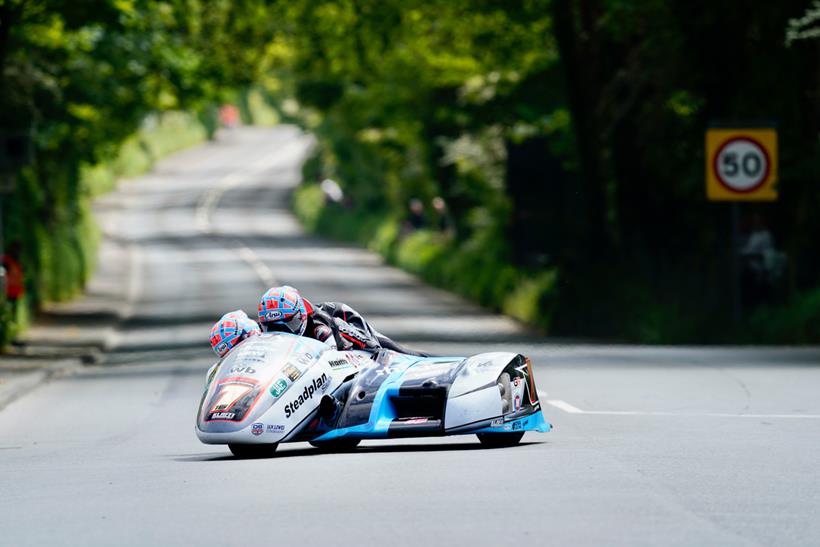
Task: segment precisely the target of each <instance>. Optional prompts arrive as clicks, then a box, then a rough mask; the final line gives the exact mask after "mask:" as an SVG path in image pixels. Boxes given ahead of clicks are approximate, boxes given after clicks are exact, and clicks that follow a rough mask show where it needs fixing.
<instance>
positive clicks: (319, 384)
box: [285, 373, 330, 418]
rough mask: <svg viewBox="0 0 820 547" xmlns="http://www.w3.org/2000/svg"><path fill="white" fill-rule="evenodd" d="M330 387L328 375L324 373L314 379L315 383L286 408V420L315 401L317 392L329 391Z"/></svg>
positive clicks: (306, 387) (309, 385) (307, 387)
mask: <svg viewBox="0 0 820 547" xmlns="http://www.w3.org/2000/svg"><path fill="white" fill-rule="evenodd" d="M328 385H330V380H329V379H328V377H327V374H325V373H322V375H321V376H319V377H318V378H314V379H313V382H311V383H310V384H308V385H307V386H305V389H304V391H302V393H300V394H299V397H297V398H296V399H294V400H292V401H291V402H289V403H288V404H287V405H286V406H285V418H290V417H291V416H292V415H293V413H295V412H296V411H297V410H298V409H299V407H300V406H302V405H303V404H305V403H306V402H308V401H310V400H311V399H313V396H314V395H315V394H316V393H317V392H319V391H324V390H325V389H327V386H328Z"/></svg>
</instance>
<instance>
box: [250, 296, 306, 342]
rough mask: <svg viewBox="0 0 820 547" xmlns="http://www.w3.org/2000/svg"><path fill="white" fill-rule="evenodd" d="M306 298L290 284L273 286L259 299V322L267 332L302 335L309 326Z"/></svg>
mask: <svg viewBox="0 0 820 547" xmlns="http://www.w3.org/2000/svg"><path fill="white" fill-rule="evenodd" d="M307 319H308V312H307V306H306V305H305V299H304V298H302V295H301V294H299V291H297V290H296V289H294V288H293V287H289V286H288V285H284V286H282V287H272V288H270V289H268V292H266V293H265V294H263V295H262V299H261V300H260V301H259V324H260V325H261V326H262V330H264V331H265V332H288V333H291V334H298V335H300V336H301V335H302V334H304V333H305V329H306V328H307Z"/></svg>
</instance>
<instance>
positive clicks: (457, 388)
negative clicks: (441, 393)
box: [444, 352, 516, 430]
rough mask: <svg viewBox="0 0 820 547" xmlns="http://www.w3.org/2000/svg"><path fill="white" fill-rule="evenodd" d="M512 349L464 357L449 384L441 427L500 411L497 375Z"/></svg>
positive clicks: (489, 415)
mask: <svg viewBox="0 0 820 547" xmlns="http://www.w3.org/2000/svg"><path fill="white" fill-rule="evenodd" d="M515 357H516V354H514V353H501V352H496V353H482V354H480V355H476V356H474V357H470V358H468V359H467V362H466V363H465V365H464V367H463V368H462V369H461V370H460V371H459V373H458V376H457V377H456V379H455V381H454V382H453V385H452V387H451V388H450V392H449V396H448V398H447V410H446V412H445V414H444V428H445V430H449V429H452V428H455V427H460V426H464V425H467V424H472V423H475V422H479V421H482V420H489V419H492V418H496V417H499V416H501V415H502V414H504V410H503V407H502V404H503V402H502V399H501V394H500V392H499V390H498V383H497V381H498V377H499V375H500V374H501V373H502V372H503V371H504V368H505V367H506V366H507V365H509V364H510V361H512V360H513V359H514V358H515Z"/></svg>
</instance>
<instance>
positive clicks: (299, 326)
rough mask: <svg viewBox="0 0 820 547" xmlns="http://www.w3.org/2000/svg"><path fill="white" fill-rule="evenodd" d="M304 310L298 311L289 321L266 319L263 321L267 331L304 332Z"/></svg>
mask: <svg viewBox="0 0 820 547" xmlns="http://www.w3.org/2000/svg"><path fill="white" fill-rule="evenodd" d="M303 324H304V321H303V320H302V312H297V313H295V314H294V315H293V317H291V318H290V319H288V320H287V321H282V320H280V321H266V322H264V323H262V326H263V327H264V328H265V332H287V333H290V334H302V331H303V330H304V326H303Z"/></svg>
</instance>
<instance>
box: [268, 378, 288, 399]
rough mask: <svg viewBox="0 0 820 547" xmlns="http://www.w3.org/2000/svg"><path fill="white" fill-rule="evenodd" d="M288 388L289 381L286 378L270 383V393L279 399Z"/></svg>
mask: <svg viewBox="0 0 820 547" xmlns="http://www.w3.org/2000/svg"><path fill="white" fill-rule="evenodd" d="M287 388H288V381H287V380H285V379H284V378H279V379H278V380H276V381H275V382H274V383H272V384H271V385H270V394H271V395H273V396H274V397H276V398H277V399H278V398H279V396H280V395H282V394H283V393H284V392H285V390H286V389H287Z"/></svg>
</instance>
